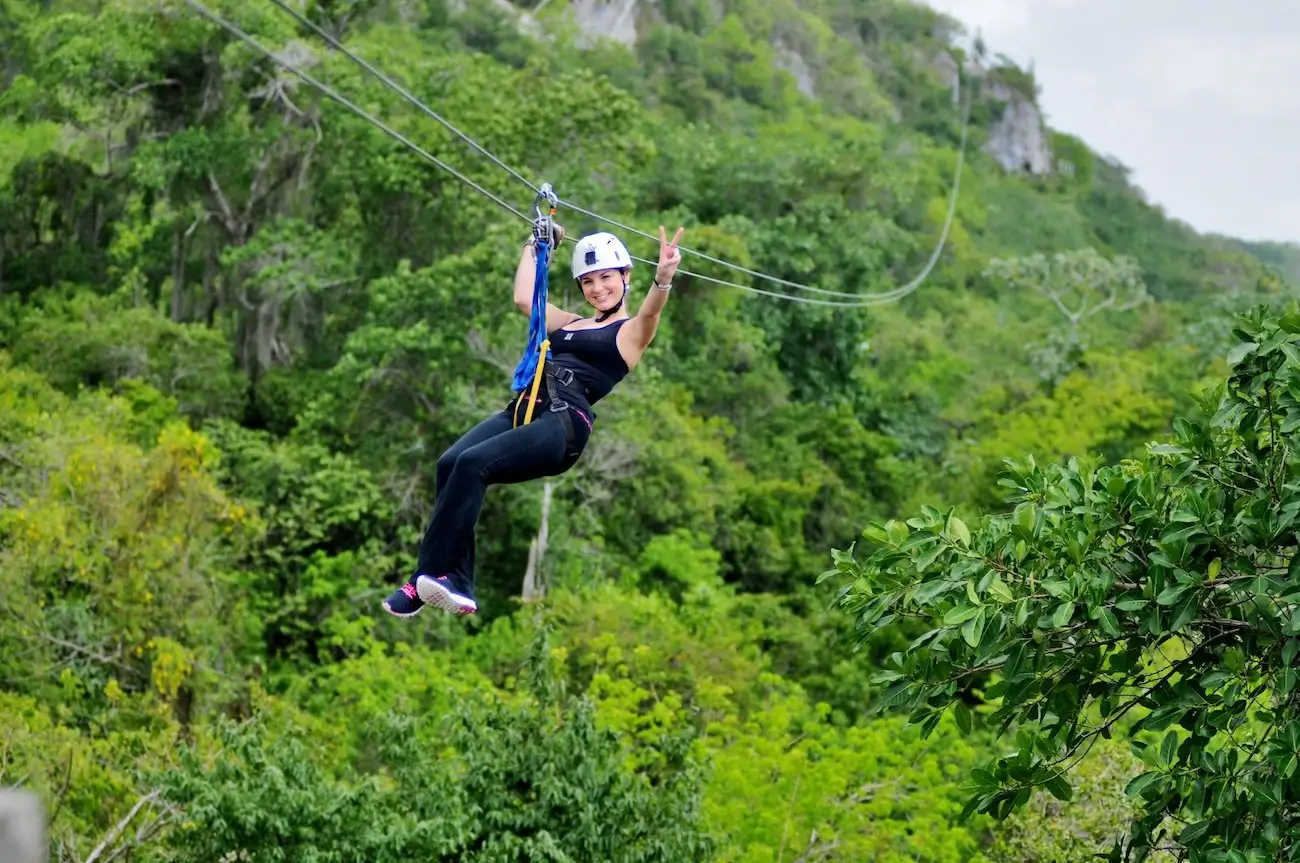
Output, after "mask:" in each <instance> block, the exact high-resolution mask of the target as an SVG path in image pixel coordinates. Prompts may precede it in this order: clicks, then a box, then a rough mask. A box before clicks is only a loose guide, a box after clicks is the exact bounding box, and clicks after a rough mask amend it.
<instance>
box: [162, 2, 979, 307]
mask: <svg viewBox="0 0 1300 863" xmlns="http://www.w3.org/2000/svg"><path fill="white" fill-rule="evenodd" d="M271 2H272V3H274V4H275V5H276V6H278V7H279V8H280V9H282V10H283V11H285V12H286V13H288V14H289V15H291V16H292V17H293V18H294V19H295V20H297V21H298V23H300V24H302V25H303V26H305V27H307V28H308V29H310V30H312V31H313V32H314V33H316V35H317V36H319V37H321V39H323V40H324V41H325V42H326V43H328V44H329V45H330V47H331V48H333V49H334V50H336V51H338V52H339V53H341V54H343V55H344V56H346V57H347V58H348V59H350V60H351V61H352V62H354V63H356V64H357V65H359V66H361V67H362V68H364V69H365V70H366V71H367V72H369V73H371V74H372V75H374V76H375V77H376V78H377V79H378V80H379V81H380V82H381V83H383V84H384V85H385V86H386V87H388V88H389V89H391V90H393V91H394V92H396V93H397V94H398V95H400V96H402V97H403V98H405V99H406V100H407V101H408V102H410V103H411V104H412V105H414V106H415V107H416V108H418V109H419V110H420V111H422V112H423V113H424V114H426V115H427V116H429V117H431V118H432V119H434V120H436V121H437V122H438V123H440V124H442V126H443V127H444V128H446V129H447V130H448V131H450V132H451V133H453V134H454V135H456V136H457V137H459V138H460V139H461V140H463V141H464V142H466V143H467V144H468V145H469V146H471V147H473V148H474V149H475V150H477V151H478V152H480V153H482V154H483V155H484V156H486V157H487V158H488V159H489V160H491V161H492V162H494V163H495V164H497V165H498V166H499V167H501V168H503V169H504V170H505V171H506V172H507V173H509V174H510V175H511V176H512V177H514V178H515V179H516V180H519V181H520V182H522V183H523V184H524V185H526V186H528V187H529V188H530V189H532V190H533V191H535V192H537V193H538V194H539V195H540V194H541V189H540V188H539V187H538V186H536V185H534V184H533V183H531V182H529V181H528V179H527V178H525V177H524V176H523V175H522V174H520V173H519V172H518V171H516V170H514V169H513V168H511V167H510V166H509V165H507V164H505V163H504V162H503V161H501V160H500V159H498V158H497V157H496V156H494V155H492V153H490V152H489V151H488V150H486V149H485V148H484V147H483V146H482V145H480V144H478V143H477V142H476V141H474V140H473V139H472V138H470V137H469V136H468V135H466V134H465V133H464V132H462V131H460V130H459V129H457V128H456V127H455V126H454V125H452V124H451V123H450V122H449V121H448V120H446V119H445V118H444V117H442V116H441V115H439V114H438V113H437V112H436V111H434V110H433V109H432V108H430V107H428V106H427V105H426V104H424V102H422V101H420V100H419V99H418V98H416V97H415V96H414V95H412V94H411V93H409V92H408V91H406V90H405V89H403V88H402V87H401V86H400V85H398V84H397V83H396V82H394V81H393V80H392V79H391V78H389V77H388V76H386V75H384V74H383V73H382V72H380V71H379V70H378V69H376V68H375V67H373V66H372V65H370V64H369V63H367V62H366V61H365V60H362V59H361V58H360V57H358V56H356V55H355V54H354V53H352V52H351V51H349V50H348V49H347V48H345V47H344V46H343V45H342V44H341V43H339V41H338V40H337V39H335V38H334V37H333V36H332V35H330V34H329V33H327V32H326V31H324V30H323V29H321V28H320V27H319V26H318V25H316V24H315V23H313V22H312V21H310V20H308V19H307V18H306V17H305V16H303V15H302V14H300V13H299V12H297V11H296V10H294V9H293V8H291V7H290V6H289V5H288V4H287V3H286V2H285V0H271ZM185 3H186V4H187V5H188V6H190V7H191V8H193V9H194V10H195V11H197V12H198V13H199V14H200V15H202V16H204V17H205V18H207V19H208V20H210V21H212V22H213V23H214V24H216V25H217V26H219V27H221V28H223V29H224V30H226V31H227V32H229V33H230V34H232V35H233V36H235V37H236V38H238V39H240V40H242V41H243V42H245V43H247V44H248V45H250V46H251V47H253V48H255V49H257V50H258V51H260V52H261V53H262V54H264V55H265V56H266V57H267V58H268V59H270V60H271V61H272V62H274V63H275V64H276V65H278V66H280V67H281V68H283V69H285V70H286V71H288V72H290V73H292V74H294V75H296V76H297V77H298V78H300V79H302V80H303V81H305V82H306V83H308V84H310V85H312V86H313V87H315V88H316V89H318V90H320V92H321V93H323V94H324V95H325V96H327V97H329V98H331V99H333V100H334V101H336V102H338V103H339V104H340V105H342V106H343V107H345V108H347V109H348V110H350V111H352V112H353V113H354V114H356V115H357V116H358V117H360V118H362V119H363V120H366V121H367V122H369V123H370V124H372V125H373V126H375V127H376V128H378V129H380V130H381V131H383V132H385V133H386V134H388V135H389V136H390V137H392V138H394V139H396V140H398V141H399V142H401V143H402V144H405V145H406V146H407V147H409V148H410V149H411V150H412V152H415V153H416V154H418V155H420V156H422V157H423V158H425V159H427V160H428V161H430V162H432V163H433V164H434V165H436V166H438V167H440V168H442V169H443V170H445V171H447V172H448V173H450V174H452V175H453V176H455V177H456V178H457V179H459V180H460V181H461V182H463V183H465V184H466V185H468V186H469V187H470V188H472V189H474V190H475V191H477V192H479V193H480V194H482V195H483V196H484V197H486V198H488V199H489V200H491V201H493V202H494V203H496V204H497V205H498V206H500V207H502V208H503V209H505V210H506V211H508V212H510V213H511V214H513V215H515V216H517V217H518V218H520V219H522V220H524V221H530V220H529V218H528V217H527V216H525V215H524V214H523V213H521V212H520V211H519V210H517V209H515V208H514V207H512V206H511V205H510V204H508V203H506V202H505V201H503V200H502V199H501V198H499V197H497V196H496V195H493V194H492V193H491V192H489V191H487V190H486V189H484V188H483V187H482V186H480V185H479V184H477V183H475V182H474V181H472V180H470V179H469V178H468V177H466V176H464V175H463V174H461V173H460V172H458V171H456V170H455V169H454V168H452V167H451V166H449V165H447V164H446V163H445V162H442V161H441V160H439V159H438V158H437V157H435V156H433V155H431V154H430V153H428V152H427V151H425V150H423V149H421V148H420V147H419V146H417V145H416V144H413V143H412V142H411V141H410V140H408V139H407V138H406V137H404V136H403V135H401V134H400V133H398V132H395V131H394V130H393V129H391V128H390V127H388V126H387V125H385V124H384V123H383V122H381V121H380V120H378V119H376V118H375V117H373V116H371V115H370V114H368V113H366V112H365V111H364V110H362V109H361V108H359V107H358V106H357V105H355V104H354V103H352V102H351V101H349V100H348V99H346V98H344V97H343V96H341V95H339V94H338V93H337V92H335V91H334V90H332V89H330V88H329V87H328V86H326V85H325V84H323V83H321V82H320V81H317V80H316V79H315V78H313V77H311V76H310V75H309V74H308V73H306V72H303V71H302V70H300V69H298V68H297V67H296V66H294V65H293V64H292V63H290V62H288V61H287V60H284V59H282V58H281V57H279V56H278V55H276V54H275V53H274V52H273V51H271V50H270V49H268V48H266V47H265V46H263V45H262V44H260V43H259V42H257V41H256V40H255V39H253V38H252V37H251V36H249V35H248V34H247V33H245V32H244V31H243V30H241V29H240V28H238V27H237V26H235V25H234V24H232V23H230V22H229V21H226V20H225V19H223V18H221V17H220V16H219V15H217V14H216V13H214V12H212V11H211V10H210V9H208V8H207V7H206V6H204V5H203V4H202V3H201V2H199V0H185ZM972 90H973V88H968V89H967V96H966V106H965V111H964V112H963V117H962V130H961V145H960V147H959V148H958V151H957V164H956V167H955V168H954V171H953V183H952V192H951V195H950V197H949V202H948V213H947V217H946V218H945V219H944V225H943V230H942V231H941V232H940V235H939V240H938V242H937V244H936V245H935V248H934V252H933V253H932V254H931V256H930V259H929V260H928V261H927V262H926V264H925V266H924V267H923V268H922V270H921V272H920V273H919V274H918V275H917V276H916V278H914V279H912V280H911V281H910V282H908V283H907V284H904V285H900V286H899V287H897V288H893V289H891V290H888V291H880V292H877V293H874V294H870V293H854V292H851V291H830V290H826V289H824V288H815V287H812V286H809V285H804V284H800V283H798V282H793V281H790V280H788V279H782V278H778V277H776V276H772V275H768V274H766V273H762V272H759V271H756V270H752V269H749V268H747V267H743V266H740V265H739V264H733V263H731V262H729V261H725V260H721V259H718V258H715V257H712V256H710V255H707V254H704V253H703V252H698V251H695V250H694V249H689V248H686V247H682V246H679V247H678V248H679V249H680V251H681V252H682V254H683V256H685V255H695V256H697V257H699V258H701V259H702V260H705V261H709V262H711V263H713V264H717V265H719V266H722V267H726V268H728V269H732V270H736V271H739V272H741V273H744V274H746V275H748V276H751V277H753V278H755V279H762V280H765V281H769V282H772V283H774V284H778V285H784V286H786V287H790V288H794V289H795V290H800V291H805V292H808V293H811V294H818V295H821V296H823V297H842V298H845V299H820V298H817V297H804V296H797V295H794V294H784V293H778V292H776V291H768V290H763V289H762V288H756V287H753V286H751V285H742V284H738V283H736V282H731V281H727V280H726V279H718V278H714V277H713V276H707V275H704V274H702V273H696V272H692V271H690V270H686V269H679V270H678V273H679V274H681V275H683V276H689V277H691V278H695V279H699V280H700V281H704V282H710V283H713V284H716V285H721V286H723V287H729V288H735V289H737V290H741V291H746V292H748V293H753V294H759V295H762V296H768V297H773V298H776V299H780V300H786V301H789V302H797V303H806V304H809V305H815V306H831V307H839V308H866V307H870V306H876V305H881V304H883V303H892V302H896V301H898V300H900V299H902V298H903V297H905V296H907V295H908V294H910V293H912V292H913V291H915V290H916V289H917V288H919V287H920V286H921V284H922V283H923V282H924V281H925V279H926V278H928V277H929V275H930V272H931V271H932V270H933V269H934V267H935V265H936V264H937V263H938V261H939V256H940V255H941V254H942V252H943V249H944V247H945V246H946V244H947V240H948V235H949V231H950V230H951V228H952V223H953V218H954V216H955V214H956V210H957V200H958V195H959V193H960V189H961V176H962V171H963V168H964V164H965V156H966V143H967V132H968V130H969V128H970V115H971V101H972V96H973V93H972ZM551 203H552V204H553V205H554V206H563V207H567V208H568V209H570V210H572V211H573V212H575V213H578V214H581V215H584V216H587V217H589V218H593V219H597V220H599V221H602V222H606V223H608V224H610V225H612V226H614V227H616V228H618V229H620V230H623V231H626V232H628V233H631V234H635V235H637V236H640V237H644V238H646V239H648V240H652V241H653V240H656V239H657V238H656V237H654V236H653V235H651V234H649V233H647V232H645V231H641V230H638V229H636V228H633V227H631V226H628V225H624V224H622V223H620V222H617V221H615V220H613V219H610V218H608V217H606V216H602V215H600V214H599V213H595V212H592V211H591V210H588V209H584V208H583V207H581V206H578V205H577V204H574V203H571V202H569V201H564V200H559V199H553V200H552V201H551ZM551 213H552V215H553V214H554V208H552V211H551ZM631 257H632V259H633V260H635V261H640V262H642V263H645V264H649V265H651V266H654V262H653V261H649V260H646V259H645V258H638V257H636V256H635V255H633V256H631Z"/></svg>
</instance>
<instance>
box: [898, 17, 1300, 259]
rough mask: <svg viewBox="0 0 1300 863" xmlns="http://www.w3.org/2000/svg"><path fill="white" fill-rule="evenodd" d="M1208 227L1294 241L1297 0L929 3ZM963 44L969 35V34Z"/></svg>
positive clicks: (1168, 201) (1077, 128)
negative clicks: (1027, 76) (1024, 71)
mask: <svg viewBox="0 0 1300 863" xmlns="http://www.w3.org/2000/svg"><path fill="white" fill-rule="evenodd" d="M924 2H926V4H927V5H929V6H930V7H931V8H934V9H937V10H938V11H940V12H944V13H947V14H949V15H951V16H952V17H954V18H956V19H958V20H959V21H961V22H962V24H963V25H965V27H966V29H967V31H968V33H969V34H974V32H975V30H976V28H977V27H978V28H980V29H981V30H982V33H983V36H984V42H985V45H986V48H987V50H988V54H989V56H990V57H995V56H996V55H997V54H999V53H1001V54H1005V55H1006V56H1007V57H1009V58H1010V59H1011V60H1013V61H1014V62H1015V63H1016V65H1018V66H1020V67H1021V68H1027V67H1028V65H1029V63H1030V61H1032V62H1033V66H1034V74H1035V77H1036V78H1037V80H1038V83H1039V87H1040V90H1041V95H1040V96H1039V105H1040V108H1041V109H1042V110H1043V112H1044V114H1045V115H1046V119H1047V122H1048V124H1049V125H1050V126H1051V127H1052V128H1054V129H1058V130H1060V131H1062V132H1068V133H1070V134H1072V135H1076V136H1078V137H1079V138H1081V139H1083V141H1084V142H1086V143H1087V144H1088V146H1089V147H1090V148H1092V149H1093V150H1095V151H1097V152H1099V153H1101V154H1103V155H1107V156H1113V157H1115V158H1116V159H1118V160H1119V161H1120V162H1121V163H1122V164H1124V165H1126V166H1127V167H1129V168H1130V169H1132V172H1133V173H1132V175H1131V177H1130V181H1131V182H1133V183H1135V184H1136V185H1137V186H1139V187H1141V188H1142V190H1143V191H1144V192H1145V193H1146V195H1147V198H1148V200H1150V201H1151V202H1152V203H1155V204H1159V205H1160V206H1162V207H1163V208H1164V210H1165V212H1166V213H1167V214H1168V215H1169V216H1171V217H1173V218H1176V219H1180V220H1182V221H1184V222H1187V223H1188V224H1190V225H1191V226H1192V227H1194V228H1196V229H1197V230H1199V231H1202V232H1214V233H1222V234H1228V235H1230V236H1235V237H1240V238H1243V239H1248V240H1279V241H1289V242H1300V0H1240V2H1236V3H1229V2H1225V0H924ZM962 41H963V42H965V41H966V40H962Z"/></svg>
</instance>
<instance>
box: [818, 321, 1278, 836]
mask: <svg viewBox="0 0 1300 863" xmlns="http://www.w3.org/2000/svg"><path fill="white" fill-rule="evenodd" d="M1297 334H1300V313H1298V312H1296V311H1294V310H1293V311H1291V312H1290V313H1288V314H1286V315H1278V314H1276V313H1270V312H1269V311H1268V310H1267V309H1266V308H1264V307H1260V308H1258V309H1256V310H1255V311H1253V312H1252V313H1251V314H1249V315H1243V316H1242V318H1241V320H1240V322H1239V326H1238V328H1237V329H1235V330H1234V335H1235V337H1236V340H1237V343H1236V345H1235V346H1234V348H1233V349H1232V351H1231V352H1230V353H1229V356H1228V362H1229V364H1230V365H1231V366H1232V373H1231V374H1230V376H1229V377H1228V378H1227V380H1226V382H1224V383H1223V384H1222V385H1220V386H1217V387H1215V388H1213V389H1211V390H1209V391H1207V392H1206V393H1204V394H1203V397H1202V399H1201V410H1202V412H1201V413H1200V414H1199V415H1198V416H1194V417H1188V418H1180V419H1178V420H1177V421H1176V422H1175V429H1176V430H1175V434H1174V435H1173V437H1172V439H1171V440H1170V441H1168V442H1163V443H1153V444H1151V445H1150V446H1149V447H1148V451H1147V453H1146V454H1145V455H1144V456H1142V457H1141V458H1138V459H1133V460H1129V461H1126V462H1124V463H1121V464H1117V465H1113V466H1111V465H1107V466H1102V467H1093V466H1084V465H1080V464H1079V463H1077V462H1076V461H1074V460H1071V461H1070V463H1069V464H1068V466H1060V465H1051V466H1047V467H1043V466H1039V465H1038V464H1036V463H1035V462H1033V461H1032V460H1031V461H1028V462H1016V461H1010V462H1009V463H1008V468H1007V470H1006V471H1005V473H1004V479H1003V480H1002V482H1003V483H1004V484H1005V485H1007V486H1008V487H1010V488H1011V489H1012V491H1013V494H1012V497H1011V502H1012V503H1014V504H1015V510H1014V512H1012V513H1010V514H1007V515H1002V516H996V517H990V518H988V519H986V520H984V521H983V522H982V523H981V524H979V525H978V526H977V527H976V529H975V530H974V531H972V530H971V529H970V528H969V527H967V525H966V524H965V523H964V522H963V521H962V520H961V519H959V518H957V517H956V516H955V515H953V514H951V513H948V514H945V513H942V512H940V511H938V510H936V509H934V508H932V507H929V508H926V509H925V510H924V512H923V513H921V514H919V515H918V516H916V517H914V518H911V519H908V520H907V521H906V522H902V521H896V520H890V521H888V522H886V523H884V524H880V523H873V524H872V525H871V526H870V527H868V528H867V530H866V531H865V534H866V536H867V538H868V539H870V540H871V541H872V543H873V545H874V546H876V547H875V549H874V550H873V551H872V552H871V553H870V555H869V556H867V557H866V559H865V560H863V561H861V562H859V561H858V560H857V559H856V558H855V557H854V556H853V555H852V554H849V553H844V552H837V555H836V558H837V566H836V569H835V570H831V571H830V572H828V573H827V575H828V576H829V575H833V574H835V573H839V574H841V575H843V576H845V577H847V578H849V579H851V582H850V584H849V585H848V588H847V593H846V594H845V596H844V597H843V599H842V603H843V604H844V607H845V610H846V611H847V612H849V613H852V614H854V615H856V616H857V620H856V623H855V626H856V627H857V631H858V632H859V635H860V636H862V635H865V634H866V633H868V632H870V631H871V629H872V628H873V627H875V626H878V625H881V623H882V622H885V621H887V620H889V619H892V618H893V617H894V616H895V615H898V616H907V617H911V616H916V617H918V618H920V620H922V621H925V622H926V623H928V624H929V627H930V628H929V629H928V630H927V631H926V632H924V633H923V634H922V635H921V636H920V637H918V638H917V639H916V641H915V642H913V644H912V645H911V646H910V649H909V650H908V651H907V652H900V653H897V654H895V655H894V656H893V657H891V661H890V662H889V664H888V665H887V667H886V669H885V670H884V671H883V672H882V673H881V675H879V678H878V679H880V680H881V681H882V682H884V681H890V682H891V685H890V688H889V691H888V693H887V695H886V697H885V698H884V699H883V702H882V703H883V704H899V705H906V706H907V707H908V708H909V709H910V710H911V713H910V718H911V719H912V720H913V721H915V722H917V723H919V724H920V725H921V727H922V729H923V730H930V729H933V728H934V727H935V726H936V724H937V723H938V722H939V720H940V718H941V717H942V716H943V715H944V714H945V712H946V711H947V708H948V707H949V706H950V705H953V703H954V700H955V699H957V698H958V696H959V694H960V693H961V692H963V691H964V690H966V689H967V688H968V687H970V686H971V685H973V684H974V683H975V682H976V681H979V680H984V679H989V677H988V676H989V675H990V674H994V675H996V678H995V679H994V680H993V681H992V683H991V685H989V686H988V687H987V688H986V689H985V691H984V695H985V697H987V698H988V699H990V701H991V706H992V708H993V709H992V710H991V712H990V713H989V715H988V717H987V720H988V722H989V723H990V724H991V725H996V726H999V727H1000V728H1014V729H1015V739H1016V752H1015V754H1014V755H1009V756H1006V757H1003V758H999V759H997V760H996V761H994V762H991V763H989V764H988V766H987V767H986V768H981V769H980V770H978V771H975V772H974V774H973V776H974V778H975V781H976V785H977V791H976V794H975V796H974V797H973V798H972V799H971V801H970V804H969V805H968V809H970V810H978V811H988V812H992V813H996V814H998V815H1005V814H1006V813H1008V812H1010V811H1011V810H1012V809H1013V808H1014V807H1016V806H1019V805H1023V804H1024V803H1025V802H1026V801H1027V800H1028V799H1029V796H1030V794H1031V793H1032V791H1033V789H1034V788H1035V787H1037V786H1042V787H1044V788H1045V789H1046V790H1047V791H1049V792H1050V793H1051V794H1053V795H1054V796H1056V797H1058V798H1060V799H1066V800H1068V799H1069V798H1070V796H1071V793H1072V791H1071V783H1070V779H1069V778H1068V776H1067V775H1066V771H1068V770H1069V767H1070V764H1071V762H1072V760H1073V759H1074V758H1075V756H1076V754H1077V753H1082V752H1086V751H1087V749H1088V748H1089V747H1090V746H1091V745H1092V744H1093V742H1094V741H1096V740H1098V739H1109V738H1110V737H1111V736H1112V735H1113V734H1114V733H1115V732H1116V730H1118V729H1119V728H1124V730H1125V733H1126V734H1127V735H1129V737H1130V738H1131V740H1132V745H1133V748H1134V752H1135V753H1136V754H1137V755H1138V756H1139V757H1140V758H1141V759H1142V762H1143V764H1144V766H1145V767H1146V768H1147V769H1146V770H1145V771H1144V772H1143V773H1142V774H1141V775H1139V776H1137V777H1136V778H1134V779H1133V780H1132V781H1131V782H1130V783H1129V784H1128V785H1127V787H1126V793H1127V794H1128V795H1129V796H1130V797H1132V798H1134V800H1135V801H1136V802H1137V803H1138V805H1139V807H1140V818H1138V819H1137V820H1136V821H1135V822H1134V824H1133V827H1132V835H1131V845H1132V846H1133V847H1134V848H1136V849H1137V850H1138V852H1139V853H1138V856H1139V858H1141V857H1144V856H1145V855H1146V853H1148V852H1149V850H1150V849H1152V848H1155V847H1161V846H1163V845H1164V844H1165V843H1166V842H1168V843H1176V844H1177V845H1179V846H1182V847H1184V848H1186V849H1187V850H1188V852H1189V853H1190V854H1191V859H1192V860H1206V861H1210V860H1214V861H1218V860H1235V859H1247V858H1246V855H1248V854H1249V855H1254V856H1256V857H1258V856H1263V857H1265V858H1267V859H1294V855H1295V853H1296V852H1297V850H1298V849H1297V847H1296V844H1295V836H1296V835H1297V832H1298V831H1297V826H1296V824H1295V814H1294V810H1293V808H1292V807H1290V806H1289V805H1288V801H1289V800H1291V799H1293V797H1294V794H1295V792H1294V784H1295V781H1296V775H1297V774H1296V770H1297V764H1298V763H1300V762H1298V761H1297V759H1298V758H1300V755H1297V751H1298V749H1300V736H1298V735H1300V723H1297V721H1296V719H1295V711H1296V704H1295V699H1296V697H1297V696H1296V682H1297V672H1296V669H1295V666H1294V664H1293V662H1292V660H1293V659H1294V656H1295V654H1296V652H1297V650H1298V649H1300V637H1297V636H1300V611H1297V595H1296V591H1295V586H1294V584H1293V583H1292V582H1293V577H1292V576H1293V575H1294V573H1293V572H1292V570H1293V569H1294V561H1295V560H1296V559H1298V558H1297V557H1296V553H1295V552H1296V548H1295V542H1294V532H1293V531H1291V530H1289V528H1288V526H1289V525H1290V524H1291V522H1292V520H1293V519H1294V518H1295V514H1296V513H1297V512H1300V497H1297V495H1300V492H1297V490H1296V488H1295V482H1294V480H1295V476H1296V472H1297V459H1296V456H1295V454H1294V452H1293V450H1292V446H1291V435H1292V433H1293V432H1294V430H1295V429H1296V428H1297V427H1300V402H1297V393H1300V345H1297ZM954 713H955V716H956V719H957V721H958V723H959V724H961V725H962V726H963V727H966V728H969V727H971V725H972V716H971V711H970V708H969V707H968V706H967V705H966V704H965V703H964V702H963V701H960V700H957V701H956V704H955V706H954ZM1125 726H1127V727H1125ZM1121 844H1122V843H1117V844H1116V846H1115V848H1114V851H1113V857H1114V858H1115V859H1118V855H1119V853H1120V848H1121Z"/></svg>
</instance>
